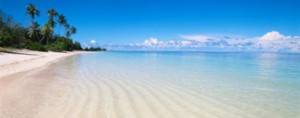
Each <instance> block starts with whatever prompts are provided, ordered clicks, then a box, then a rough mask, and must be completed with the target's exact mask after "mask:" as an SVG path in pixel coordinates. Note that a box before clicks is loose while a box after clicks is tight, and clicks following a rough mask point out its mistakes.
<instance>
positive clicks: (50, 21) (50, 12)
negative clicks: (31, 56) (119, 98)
mask: <svg viewBox="0 0 300 118" xmlns="http://www.w3.org/2000/svg"><path fill="white" fill-rule="evenodd" d="M57 15H58V13H57V12H56V10H55V9H50V10H48V22H47V24H46V25H45V28H46V29H50V32H49V33H50V35H49V36H46V37H47V38H46V39H47V45H48V42H49V40H50V39H52V37H53V33H54V27H55V20H54V18H55V17H56V16H57Z"/></svg>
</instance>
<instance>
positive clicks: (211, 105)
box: [39, 52, 300, 118]
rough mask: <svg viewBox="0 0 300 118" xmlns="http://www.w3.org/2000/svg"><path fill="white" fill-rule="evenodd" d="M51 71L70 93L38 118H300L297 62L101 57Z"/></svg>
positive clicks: (244, 56)
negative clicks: (48, 117) (45, 116)
mask: <svg viewBox="0 0 300 118" xmlns="http://www.w3.org/2000/svg"><path fill="white" fill-rule="evenodd" d="M49 71H53V74H52V76H53V78H56V79H57V80H58V81H62V82H63V83H64V84H63V85H65V86H64V87H65V88H66V89H67V90H65V91H64V92H65V93H63V94H61V95H60V96H59V97H56V98H53V99H51V101H52V103H53V104H54V105H52V106H51V105H48V106H46V107H45V108H44V109H43V111H41V112H40V114H39V115H40V116H41V117H44V115H45V114H47V115H51V117H54V116H55V117H72V118H73V117H103V118H126V117H127V118H199V117H206V118H216V117H222V118H297V117H300V55H297V54H276V53H202V52H201V53H200V52H100V53H95V54H84V55H77V56H73V57H69V58H67V59H65V60H63V61H61V62H58V63H55V64H53V65H52V66H51V68H50V69H49ZM57 87H58V86H57ZM58 88H60V87H58ZM50 96H51V95H50ZM49 104H50V102H49Z"/></svg>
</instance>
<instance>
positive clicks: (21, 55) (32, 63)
mask: <svg viewBox="0 0 300 118" xmlns="http://www.w3.org/2000/svg"><path fill="white" fill-rule="evenodd" d="M15 52H16V53H17V54H16V53H5V52H4V53H3V52H0V60H1V61H0V72H1V73H0V79H1V78H4V77H6V76H10V75H13V74H17V73H20V72H25V71H30V70H33V69H36V68H39V67H44V66H48V65H50V64H51V63H54V62H56V61H59V60H60V59H63V58H65V57H69V56H73V55H77V54H83V53H88V52H85V51H73V52H39V51H32V50H15Z"/></svg>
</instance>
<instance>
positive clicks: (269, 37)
mask: <svg viewBox="0 0 300 118" xmlns="http://www.w3.org/2000/svg"><path fill="white" fill-rule="evenodd" d="M284 39H286V36H284V35H282V34H280V33H279V32H277V31H271V32H268V33H266V34H265V35H263V36H262V37H260V40H261V41H274V40H284Z"/></svg>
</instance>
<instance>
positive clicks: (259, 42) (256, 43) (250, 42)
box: [119, 31, 300, 53]
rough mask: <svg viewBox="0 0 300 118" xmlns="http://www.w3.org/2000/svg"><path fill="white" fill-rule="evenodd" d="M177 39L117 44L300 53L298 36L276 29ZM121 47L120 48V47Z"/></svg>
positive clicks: (139, 46) (182, 48)
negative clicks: (246, 34) (246, 35)
mask: <svg viewBox="0 0 300 118" xmlns="http://www.w3.org/2000/svg"><path fill="white" fill-rule="evenodd" d="M178 37H179V39H178V40H159V39H157V38H154V37H151V38H149V39H146V40H145V41H144V42H142V43H134V44H129V45H122V46H119V49H121V48H122V49H135V50H196V51H197V50H199V51H265V52H297V53H300V37H299V36H286V35H283V34H281V33H279V32H277V31H271V32H267V33H266V34H264V35H262V36H258V37H251V38H239V37H228V36H223V37H213V36H207V35H201V34H194V35H179V36H178ZM120 47H121V48H120Z"/></svg>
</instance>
